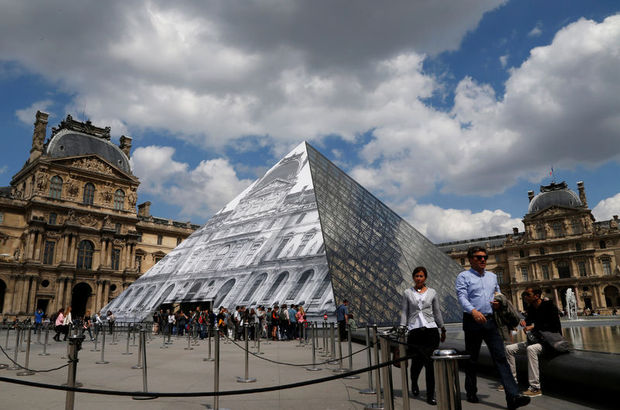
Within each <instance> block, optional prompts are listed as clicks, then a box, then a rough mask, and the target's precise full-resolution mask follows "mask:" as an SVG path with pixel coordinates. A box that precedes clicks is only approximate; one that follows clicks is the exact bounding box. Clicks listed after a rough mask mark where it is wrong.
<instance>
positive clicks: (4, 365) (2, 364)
mask: <svg viewBox="0 0 620 410" xmlns="http://www.w3.org/2000/svg"><path fill="white" fill-rule="evenodd" d="M1 331H2V325H0V332H1ZM7 335H8V333H7ZM7 344H8V338H7ZM4 350H7V349H6V345H5V346H4ZM7 367H9V365H8V364H6V363H0V370H2V369H6V368H7Z"/></svg>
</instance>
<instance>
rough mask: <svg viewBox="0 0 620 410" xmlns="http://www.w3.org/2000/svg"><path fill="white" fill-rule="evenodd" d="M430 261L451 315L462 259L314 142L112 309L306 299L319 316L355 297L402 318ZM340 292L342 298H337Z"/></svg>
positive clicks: (359, 309)
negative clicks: (418, 273) (407, 296)
mask: <svg viewBox="0 0 620 410" xmlns="http://www.w3.org/2000/svg"><path fill="white" fill-rule="evenodd" d="M418 265H425V266H426V267H427V268H428V270H429V281H428V283H429V285H430V286H432V287H435V288H436V289H437V290H438V292H439V295H440V297H441V301H442V303H441V304H442V311H443V313H444V317H445V319H446V320H447V321H457V320H459V316H460V313H459V312H460V309H459V308H458V305H457V302H456V297H455V292H454V281H455V278H456V274H457V273H458V272H459V270H460V266H459V265H457V264H456V263H455V262H453V261H452V260H451V259H450V258H449V257H448V256H447V255H445V254H444V253H443V252H441V251H440V250H439V249H437V248H436V247H435V246H434V245H433V244H432V243H431V242H430V241H428V240H427V239H426V238H425V237H424V236H423V235H422V234H420V233H419V232H417V231H416V230H415V229H414V228H413V227H411V226H410V225H409V224H408V223H407V222H405V221H404V220H403V219H402V218H400V217H399V216H398V215H396V214H395V213H394V212H393V211H391V210H390V209H389V208H388V207H387V206H386V205H384V204H383V203H382V202H381V201H379V200H378V199H377V198H375V197H374V196H373V195H372V194H370V193H369V192H368V191H367V190H365V189H364V188H363V187H362V186H360V185H359V184H357V183H356V182H355V181H354V180H353V179H351V178H350V177H349V176H348V175H346V174H345V173H344V172H343V171H341V170H340V169H338V168H337V167H336V166H335V165H334V164H333V163H331V162H330V161H329V160H328V159H326V158H325V157H323V156H322V155H321V154H320V153H319V152H318V151H316V150H315V149H314V148H312V147H311V146H310V145H308V144H306V143H302V144H300V145H299V146H297V147H296V148H295V149H294V150H293V151H291V152H290V153H289V154H288V155H286V156H285V157H284V158H283V159H282V160H281V161H279V162H278V163H277V164H276V165H275V166H274V167H273V168H271V169H270V170H269V171H268V172H267V173H266V174H265V175H264V176H263V177H262V178H260V179H258V180H256V181H255V182H254V183H253V184H252V185H250V187H248V188H247V189H246V190H245V191H243V192H242V193H241V194H239V196H237V197H236V198H235V199H233V200H232V201H231V202H230V203H228V204H227V205H226V206H225V207H224V208H223V209H221V210H220V211H219V212H218V213H216V214H215V215H214V216H213V217H212V218H211V219H210V220H209V221H208V222H207V223H206V224H205V225H204V226H203V227H202V228H200V229H199V230H197V231H196V232H194V233H193V234H192V235H191V236H190V237H189V238H187V239H186V240H185V241H183V242H182V243H181V244H180V245H179V246H177V248H175V249H174V250H173V251H171V252H170V253H169V254H168V255H167V256H166V257H164V258H163V259H162V260H161V261H160V262H158V263H157V264H156V265H155V266H153V267H152V268H151V269H150V270H149V271H148V272H146V273H145V274H144V275H143V276H142V277H140V278H139V279H138V280H137V281H136V282H134V283H133V284H132V285H131V286H130V287H129V288H128V289H127V290H125V291H124V292H123V293H122V294H121V295H119V296H118V297H117V298H116V299H115V300H113V301H112V302H111V303H110V304H108V306H106V307H105V308H104V309H103V312H107V311H108V310H112V311H113V312H114V313H115V315H116V317H117V318H118V320H121V321H139V320H143V319H145V318H147V317H148V316H150V315H151V313H152V312H153V311H155V310H156V309H157V308H158V307H159V306H160V305H162V304H180V303H196V302H207V303H209V304H211V306H214V307H216V308H217V307H219V306H225V307H228V308H232V307H234V306H236V305H246V306H257V305H264V306H266V307H269V306H272V305H274V304H283V303H287V304H303V305H304V307H305V309H306V312H307V315H308V318H309V319H310V320H314V319H318V318H319V317H321V316H322V315H323V314H328V315H329V317H330V320H333V319H335V309H336V302H340V301H341V300H342V299H345V298H346V299H348V300H349V301H350V308H351V312H352V313H356V314H357V317H358V320H360V319H361V321H362V322H366V321H371V322H377V323H388V322H394V321H397V320H399V312H400V308H401V302H402V292H403V291H404V289H406V288H407V287H409V286H411V284H412V280H411V274H410V272H411V271H412V269H413V267H415V266H418ZM334 295H335V296H336V297H337V299H334Z"/></svg>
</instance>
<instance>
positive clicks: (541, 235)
mask: <svg viewBox="0 0 620 410" xmlns="http://www.w3.org/2000/svg"><path fill="white" fill-rule="evenodd" d="M546 237H547V235H546V233H545V227H544V226H542V225H538V226H537V227H536V238H538V239H546Z"/></svg>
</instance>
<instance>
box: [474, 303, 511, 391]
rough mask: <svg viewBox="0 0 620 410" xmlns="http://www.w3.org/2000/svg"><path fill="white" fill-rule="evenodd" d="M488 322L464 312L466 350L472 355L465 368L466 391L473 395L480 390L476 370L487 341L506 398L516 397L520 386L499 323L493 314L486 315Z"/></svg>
mask: <svg viewBox="0 0 620 410" xmlns="http://www.w3.org/2000/svg"><path fill="white" fill-rule="evenodd" d="M486 319H487V321H486V323H484V324H480V323H476V322H475V321H474V318H473V316H472V315H470V314H468V313H464V314H463V330H464V331H465V350H467V353H468V354H469V355H470V359H469V360H468V362H467V368H466V369H465V391H466V392H467V395H468V396H473V395H475V394H476V393H477V392H478V387H477V383H476V370H477V366H478V356H479V355H480V346H481V344H482V341H483V340H484V342H485V343H486V345H487V347H488V348H489V353H491V359H493V364H494V365H495V368H496V369H497V371H498V372H499V376H500V380H501V382H502V385H504V391H505V393H506V399H507V400H508V399H509V398H511V397H515V396H517V395H518V394H519V387H518V386H517V383H516V382H515V379H514V378H513V377H512V372H511V371H510V366H509V365H508V362H507V361H506V350H505V349H504V342H503V340H502V338H501V336H500V335H499V331H498V329H497V324H496V323H495V320H494V319H493V315H486Z"/></svg>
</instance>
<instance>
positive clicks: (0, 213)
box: [0, 212, 4, 224]
mask: <svg viewBox="0 0 620 410" xmlns="http://www.w3.org/2000/svg"><path fill="white" fill-rule="evenodd" d="M2 222H4V212H0V224H1V223H2Z"/></svg>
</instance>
